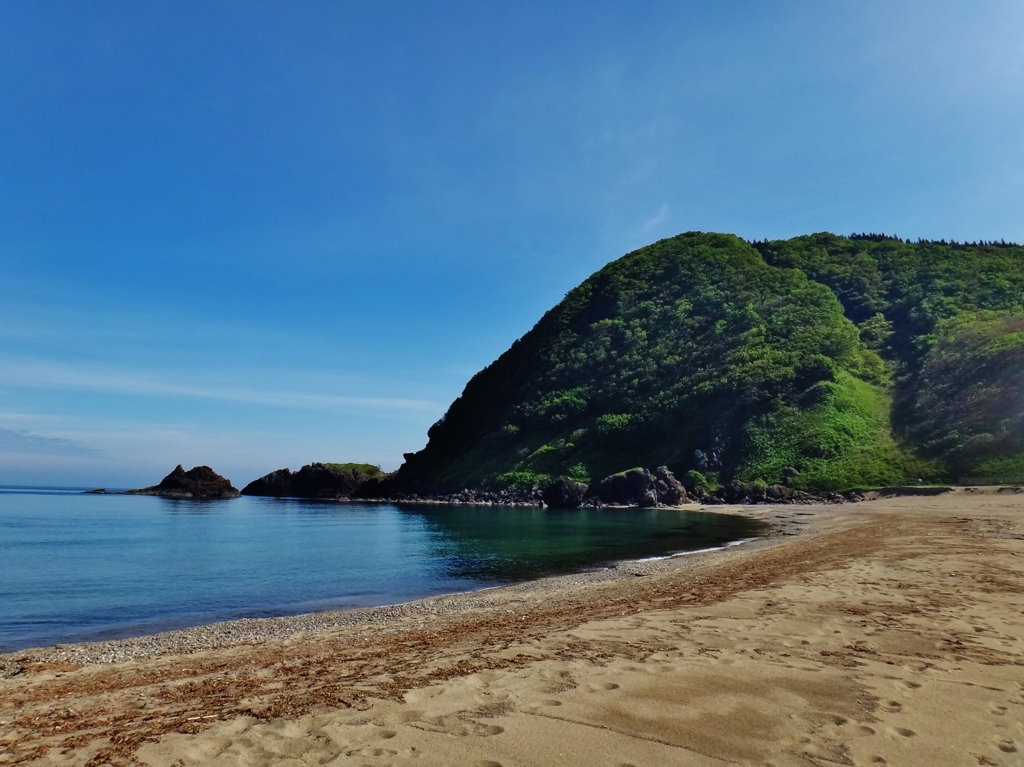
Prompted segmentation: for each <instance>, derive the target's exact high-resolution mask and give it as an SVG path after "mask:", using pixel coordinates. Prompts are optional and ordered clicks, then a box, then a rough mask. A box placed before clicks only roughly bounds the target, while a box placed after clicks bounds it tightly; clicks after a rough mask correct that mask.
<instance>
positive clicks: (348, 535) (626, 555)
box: [0, 488, 763, 652]
mask: <svg viewBox="0 0 1024 767" xmlns="http://www.w3.org/2000/svg"><path fill="white" fill-rule="evenodd" d="M762 530H763V527H762V526H761V525H760V524H759V523H757V522H754V521H752V520H749V519H745V518H743V517H739V516H735V515H723V514H712V513H707V512H697V511H693V512H691V511H677V510H668V509H643V510H638V509H579V510H571V511H566V510H551V509H538V508H524V507H494V506H436V505H423V506H416V505H405V504H403V505H401V506H396V505H388V504H358V503H321V502H310V501H297V500H278V499H269V498H252V497H243V498H236V499H232V500H227V501H179V500H169V499H164V498H154V497H147V496H119V495H81V494H78V493H73V492H59V491H47V490H45V489H40V488H33V489H31V490H27V491H26V490H20V489H10V488H8V489H0V563H2V564H0V570H2V573H0V575H2V577H0V652H10V651H13V650H18V649H22V648H26V647H34V646H41V645H47V644H53V643H58V642H59V643H67V642H79V641H91V640H97V639H113V638H120V637H127V636H137V635H140V634H149V633H155V632H158V631H167V630H171V629H177V628H186V627H189V626H197V625H203V624H208V623H214V622H217V621H222V620H231V619H235V618H244V617H269V616H280V615H297V614H301V613H307V612H313V611H317V610H329V609H344V608H354V607H369V606H376V605H384V604H395V603H399V602H406V601H409V600H413V599H418V598H422V597H427V596H432V595H436V594H444V593H453V592H460V591H471V590H474V589H480V588H486V587H492V586H498V585H502V584H508V583H515V582H520V581H524V580H529V579H534V578H540V577H544V576H547V575H556V574H565V573H571V572H580V571H583V570H587V569H591V568H597V567H602V566H605V565H608V564H611V563H613V562H616V561H621V560H628V559H642V558H647V557H656V556H666V555H670V554H674V553H678V552H685V551H693V550H698V549H705V548H711V547H715V546H721V545H724V544H727V543H729V542H732V541H736V540H739V539H743V538H750V537H755V536H757V535H759V534H760V533H761V531H762Z"/></svg>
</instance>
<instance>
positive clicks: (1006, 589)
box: [0, 488, 1024, 767]
mask: <svg viewBox="0 0 1024 767" xmlns="http://www.w3.org/2000/svg"><path fill="white" fill-rule="evenodd" d="M711 510H714V511H723V510H726V509H724V508H722V507H715V508H713V509H711ZM728 511H730V513H743V514H748V515H751V516H755V517H758V518H760V519H764V520H765V521H767V522H769V523H771V525H772V532H771V534H769V535H768V536H766V537H765V538H763V539H759V540H757V541H754V542H750V543H747V544H743V545H741V546H735V547H731V548H729V549H726V550H723V551H719V552H711V553H705V554H697V555H691V556H685V557H677V558H673V559H667V560H657V561H648V562H627V563H623V564H621V565H619V566H618V567H615V568H611V569H609V570H605V571H601V572H596V573H586V574H582V575H576V576H567V577H561V578H550V579H545V580H542V581H536V582H532V583H528V584H520V585H517V586H511V587H505V588H501V589H494V590H490V591H484V592H476V593H472V594H463V595H454V596H449V597H441V598H435V599H430V600H424V601H422V602H416V603H412V604H409V605H403V606H396V607H390V608H378V609H373V610H360V611H349V612H343V613H321V614H315V615H310V616H300V617H297V618H282V619H272V620H266V621H237V622H234V623H229V624H218V625H216V626H211V627H203V628H200V629H191V630H187V631H181V632H172V633H169V634H164V635H156V636H153V637H140V638H138V639H129V640H120V641H118V642H106V643H95V644H90V645H69V646H57V647H54V648H46V649H39V650H29V651H24V652H19V653H13V654H10V655H7V656H0V764H40V765H42V764H59V765H90V766H98V765H104V764H110V765H131V764H147V765H152V766H153V767H158V766H159V767H172V766H179V767H184V766H185V765H321V764H336V765H349V764H351V765H424V766H432V765H476V766H477V767H484V766H487V767H499V766H500V767H514V766H516V765H581V766H582V765H608V766H609V767H627V766H628V765H632V766H634V767H643V766H645V765H721V764H756V765H775V767H783V766H785V765H833V764H842V765H884V764H890V765H979V764H980V765H1022V764H1024V494H1021V493H1020V492H1019V491H1015V490H1014V489H1012V488H1000V489H997V488H986V489H985V490H983V491H982V490H970V489H956V490H954V491H952V492H947V493H944V494H941V495H935V496H891V497H880V498H877V499H875V500H869V501H865V502H863V503H857V504H838V505H820V506H779V507H773V506H757V507H744V508H736V507H734V508H732V509H728Z"/></svg>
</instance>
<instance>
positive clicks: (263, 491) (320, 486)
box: [242, 463, 385, 500]
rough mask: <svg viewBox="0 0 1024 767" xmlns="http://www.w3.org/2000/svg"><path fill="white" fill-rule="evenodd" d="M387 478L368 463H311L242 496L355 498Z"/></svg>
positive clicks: (273, 475)
mask: <svg viewBox="0 0 1024 767" xmlns="http://www.w3.org/2000/svg"><path fill="white" fill-rule="evenodd" d="M383 476H385V475H384V472H383V471H381V468H380V467H379V466H374V465H372V464H368V463H310V464H307V465H305V466H303V467H302V468H301V469H299V470H298V471H295V472H293V471H292V470H291V469H278V470H276V471H272V472H270V473H269V474H265V475H263V476H262V477H260V478H259V479H256V480H253V481H252V482H250V483H249V484H248V485H246V486H245V487H243V488H242V495H256V496H265V497H271V498H319V499H323V500H338V499H343V498H352V497H353V496H356V495H357V494H358V493H359V491H360V490H362V489H363V488H364V487H365V486H366V485H367V483H370V482H371V481H379V480H380V479H381V478H382V477H383Z"/></svg>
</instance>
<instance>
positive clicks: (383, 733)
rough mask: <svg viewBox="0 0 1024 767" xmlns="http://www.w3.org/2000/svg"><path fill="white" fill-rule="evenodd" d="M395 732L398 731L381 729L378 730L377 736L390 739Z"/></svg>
mask: <svg viewBox="0 0 1024 767" xmlns="http://www.w3.org/2000/svg"><path fill="white" fill-rule="evenodd" d="M397 734H398V733H397V732H395V731H394V730H381V731H380V732H378V733H377V737H378V738H380V739H381V740H391V739H392V738H393V737H395V736H396V735H397Z"/></svg>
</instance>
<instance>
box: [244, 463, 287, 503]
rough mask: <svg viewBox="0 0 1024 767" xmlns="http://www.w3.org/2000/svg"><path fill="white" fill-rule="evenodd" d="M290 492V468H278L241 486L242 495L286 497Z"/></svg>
mask: <svg viewBox="0 0 1024 767" xmlns="http://www.w3.org/2000/svg"><path fill="white" fill-rule="evenodd" d="M291 494H292V470H291V469H278V470H277V471H272V472H270V473H269V474H265V475H264V476H262V477H260V478H259V479H254V480H253V481H252V482H250V483H249V484H248V485H246V486H245V487H243V488H242V495H262V496H271V497H276V498H286V497H288V496H290V495H291Z"/></svg>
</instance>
